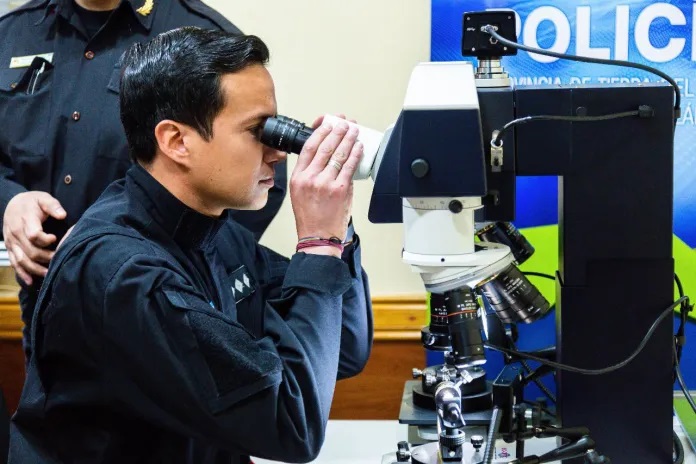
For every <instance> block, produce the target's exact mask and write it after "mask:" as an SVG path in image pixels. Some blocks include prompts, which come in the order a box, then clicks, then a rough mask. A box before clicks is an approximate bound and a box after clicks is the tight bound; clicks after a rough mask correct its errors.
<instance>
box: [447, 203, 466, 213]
mask: <svg viewBox="0 0 696 464" xmlns="http://www.w3.org/2000/svg"><path fill="white" fill-rule="evenodd" d="M447 207H448V208H449V210H450V211H451V212H452V213H454V214H459V213H461V212H462V211H463V210H464V205H463V204H462V202H461V201H459V200H452V201H450V202H449V205H447Z"/></svg>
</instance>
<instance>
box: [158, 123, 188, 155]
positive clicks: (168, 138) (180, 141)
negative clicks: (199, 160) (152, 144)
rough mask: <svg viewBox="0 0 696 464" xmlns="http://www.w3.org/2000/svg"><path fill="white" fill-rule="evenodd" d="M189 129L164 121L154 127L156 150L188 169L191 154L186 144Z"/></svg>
mask: <svg viewBox="0 0 696 464" xmlns="http://www.w3.org/2000/svg"><path fill="white" fill-rule="evenodd" d="M190 132H191V128H190V127H188V126H187V125H185V124H181V123H180V122H176V121H172V120H170V119H165V120H163V121H160V122H159V123H158V124H157V126H155V138H156V139H157V148H158V150H159V151H160V152H162V154H163V155H164V156H166V157H167V158H169V159H170V160H172V161H173V162H175V163H176V164H178V165H181V166H183V167H190V162H191V153H190V152H189V147H187V145H186V142H187V140H188V139H189V137H188V135H189V134H190Z"/></svg>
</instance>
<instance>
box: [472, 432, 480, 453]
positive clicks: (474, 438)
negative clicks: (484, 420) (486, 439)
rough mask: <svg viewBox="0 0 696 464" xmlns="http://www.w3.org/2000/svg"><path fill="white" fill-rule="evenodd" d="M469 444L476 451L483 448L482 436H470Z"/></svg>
mask: <svg viewBox="0 0 696 464" xmlns="http://www.w3.org/2000/svg"><path fill="white" fill-rule="evenodd" d="M471 444H472V445H473V447H474V448H475V449H476V451H478V450H480V449H481V447H482V446H483V436H481V435H472V436H471Z"/></svg>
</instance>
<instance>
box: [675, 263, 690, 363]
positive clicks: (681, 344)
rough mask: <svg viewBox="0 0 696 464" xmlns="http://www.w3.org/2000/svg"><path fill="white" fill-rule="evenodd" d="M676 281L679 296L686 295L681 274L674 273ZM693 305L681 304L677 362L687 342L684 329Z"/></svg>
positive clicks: (677, 338) (676, 340) (677, 336)
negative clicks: (680, 277)
mask: <svg viewBox="0 0 696 464" xmlns="http://www.w3.org/2000/svg"><path fill="white" fill-rule="evenodd" d="M674 283H675V284H676V285H677V291H678V292H679V297H680V298H681V297H683V296H684V286H683V285H682V283H681V279H679V276H678V275H677V274H676V273H675V274H674ZM691 309H692V306H690V305H689V303H688V302H684V303H682V305H681V309H680V314H679V316H680V317H679V329H677V335H676V338H675V340H674V341H675V343H676V345H677V358H676V359H677V362H681V357H682V350H683V348H684V344H685V342H686V340H685V338H684V331H685V328H686V321H687V317H688V315H689V312H690V311H691Z"/></svg>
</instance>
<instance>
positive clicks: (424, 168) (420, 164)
mask: <svg viewBox="0 0 696 464" xmlns="http://www.w3.org/2000/svg"><path fill="white" fill-rule="evenodd" d="M429 171H430V164H428V162H427V161H426V160H424V159H423V158H418V159H414V160H413V161H412V162H411V172H412V173H413V175H414V176H416V177H417V178H419V179H422V178H423V177H425V176H426V175H427V174H428V172H429Z"/></svg>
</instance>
